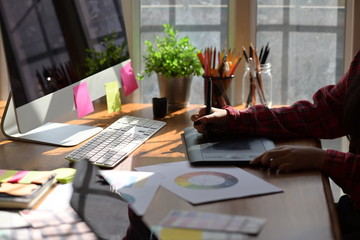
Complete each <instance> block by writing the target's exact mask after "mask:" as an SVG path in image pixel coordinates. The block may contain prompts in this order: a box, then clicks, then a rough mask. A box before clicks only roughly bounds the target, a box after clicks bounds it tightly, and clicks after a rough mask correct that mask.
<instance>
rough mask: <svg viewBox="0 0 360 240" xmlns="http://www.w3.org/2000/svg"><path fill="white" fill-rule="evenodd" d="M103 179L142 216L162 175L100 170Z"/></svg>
mask: <svg viewBox="0 0 360 240" xmlns="http://www.w3.org/2000/svg"><path fill="white" fill-rule="evenodd" d="M100 173H101V175H102V176H103V177H104V179H105V180H106V181H107V182H108V183H109V184H110V186H112V187H113V188H114V189H115V190H116V191H117V192H118V193H120V195H121V196H122V197H123V198H125V199H126V200H127V202H128V203H129V204H130V206H131V207H132V209H133V210H134V212H135V213H136V214H137V215H139V216H142V215H144V213H145V211H146V209H147V208H148V206H149V205H150V203H151V200H152V198H153V197H154V195H155V193H156V191H157V189H158V187H159V186H160V184H161V182H162V180H163V176H162V175H161V174H157V173H153V172H135V171H118V170H102V171H100Z"/></svg>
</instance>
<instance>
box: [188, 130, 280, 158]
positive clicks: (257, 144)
mask: <svg viewBox="0 0 360 240" xmlns="http://www.w3.org/2000/svg"><path fill="white" fill-rule="evenodd" d="M183 141H184V143H185V147H186V153H187V157H188V160H189V161H190V163H191V164H192V165H233V164H236V165H237V164H248V163H249V162H250V161H251V160H252V159H254V158H255V157H257V156H259V155H261V154H262V153H264V152H266V151H267V150H270V149H273V148H274V147H275V144H274V142H273V141H272V140H271V139H268V138H263V137H243V138H239V137H236V138H235V137H229V136H228V137H220V136H212V137H211V138H209V137H205V136H204V135H203V134H200V133H198V132H197V130H196V129H195V128H193V127H188V128H185V129H184V135H183Z"/></svg>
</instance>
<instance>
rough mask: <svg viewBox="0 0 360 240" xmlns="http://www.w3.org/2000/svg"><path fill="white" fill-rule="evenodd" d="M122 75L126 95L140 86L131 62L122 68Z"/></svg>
mask: <svg viewBox="0 0 360 240" xmlns="http://www.w3.org/2000/svg"><path fill="white" fill-rule="evenodd" d="M120 76H121V80H122V85H123V87H124V90H125V96H127V95H129V94H130V93H132V92H133V91H135V90H136V89H137V88H138V85H137V82H136V78H135V75H134V70H133V68H132V66H131V62H128V63H127V64H126V65H125V66H123V67H122V68H121V69H120Z"/></svg>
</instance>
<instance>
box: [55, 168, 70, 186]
mask: <svg viewBox="0 0 360 240" xmlns="http://www.w3.org/2000/svg"><path fill="white" fill-rule="evenodd" d="M53 172H54V173H56V180H57V181H58V182H59V183H70V182H72V181H73V180H74V177H75V174H76V169H74V168H58V169H55V170H53Z"/></svg>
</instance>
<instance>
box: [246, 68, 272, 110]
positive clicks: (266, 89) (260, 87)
mask: <svg viewBox="0 0 360 240" xmlns="http://www.w3.org/2000/svg"><path fill="white" fill-rule="evenodd" d="M253 75H254V74H253ZM256 79H257V81H256V82H255V81H254V78H253V77H252V76H251V74H250V68H249V65H248V64H246V66H245V73H244V76H243V94H242V95H243V103H244V104H245V107H251V106H254V105H256V104H263V105H265V106H268V107H271V105H272V75H271V64H270V63H265V64H261V65H260V72H259V73H258V74H256Z"/></svg>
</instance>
